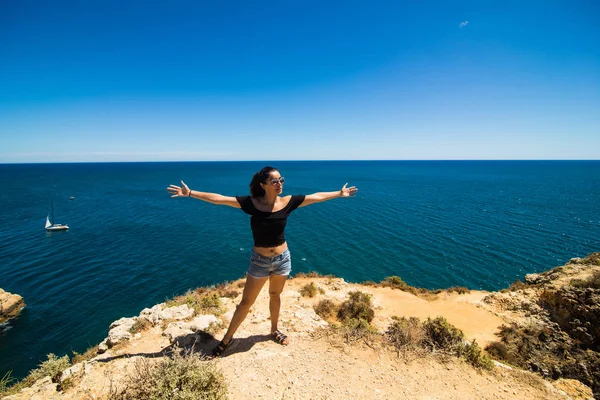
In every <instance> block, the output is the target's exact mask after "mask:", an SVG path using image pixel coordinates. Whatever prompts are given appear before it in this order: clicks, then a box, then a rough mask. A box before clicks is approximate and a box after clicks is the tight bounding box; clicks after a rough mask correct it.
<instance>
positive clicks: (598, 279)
mask: <svg viewBox="0 0 600 400" xmlns="http://www.w3.org/2000/svg"><path fill="white" fill-rule="evenodd" d="M594 254H596V253H594ZM571 285H572V286H577V287H580V288H591V289H600V271H596V272H594V273H593V274H592V276H590V277H589V278H587V279H572V280H571Z"/></svg>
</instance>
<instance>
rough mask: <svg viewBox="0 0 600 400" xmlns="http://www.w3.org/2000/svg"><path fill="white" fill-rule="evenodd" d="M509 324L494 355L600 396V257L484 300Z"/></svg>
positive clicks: (530, 277) (493, 348)
mask: <svg viewBox="0 0 600 400" xmlns="http://www.w3.org/2000/svg"><path fill="white" fill-rule="evenodd" d="M484 302H485V304H486V305H487V306H489V307H490V309H492V310H494V311H495V312H497V313H498V314H499V315H502V317H503V318H504V319H505V320H506V321H507V324H505V325H504V326H503V327H502V328H501V329H500V332H499V336H500V339H501V340H500V341H498V342H495V343H491V344H490V345H489V346H488V348H487V350H488V352H490V354H491V355H492V356H494V357H495V358H497V359H499V360H504V361H506V362H508V363H510V364H512V365H516V366H519V367H521V368H524V369H528V370H530V371H533V372H536V373H539V374H540V375H542V376H544V377H546V378H550V379H560V378H570V379H576V380H578V381H580V382H582V383H584V384H586V385H588V386H590V387H591V388H592V389H593V391H594V395H595V397H596V398H600V253H593V254H591V255H589V256H588V257H585V258H574V259H572V260H570V261H569V262H568V263H567V264H566V265H564V266H560V267H556V268H554V269H552V270H550V271H547V272H544V273H541V274H530V275H527V276H526V277H525V283H521V284H518V285H513V287H512V288H511V289H509V290H507V291H504V292H501V293H493V294H490V295H489V296H487V297H486V298H485V299H484Z"/></svg>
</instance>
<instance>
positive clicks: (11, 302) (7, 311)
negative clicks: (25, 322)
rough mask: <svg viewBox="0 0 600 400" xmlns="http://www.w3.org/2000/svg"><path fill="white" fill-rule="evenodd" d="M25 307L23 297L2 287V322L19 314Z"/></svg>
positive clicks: (0, 299)
mask: <svg viewBox="0 0 600 400" xmlns="http://www.w3.org/2000/svg"><path fill="white" fill-rule="evenodd" d="M23 307H25V302H24V301H23V298H22V297H21V296H19V295H18V294H12V293H9V292H6V291H4V290H3V289H0V324H2V323H4V322H6V321H8V320H9V319H11V318H14V317H16V316H17V315H19V313H20V312H21V310H22V309H23Z"/></svg>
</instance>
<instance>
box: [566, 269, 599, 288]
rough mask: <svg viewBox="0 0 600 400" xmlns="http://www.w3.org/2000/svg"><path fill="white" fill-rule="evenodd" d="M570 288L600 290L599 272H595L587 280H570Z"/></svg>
mask: <svg viewBox="0 0 600 400" xmlns="http://www.w3.org/2000/svg"><path fill="white" fill-rule="evenodd" d="M571 285H572V286H577V287H580V288H591V289H600V271H596V272H594V273H593V274H592V276H590V277H589V278H587V279H572V280H571Z"/></svg>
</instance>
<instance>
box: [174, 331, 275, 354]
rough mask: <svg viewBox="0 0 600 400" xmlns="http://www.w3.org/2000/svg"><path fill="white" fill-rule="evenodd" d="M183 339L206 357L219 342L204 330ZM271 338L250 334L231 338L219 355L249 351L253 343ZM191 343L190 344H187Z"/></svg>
mask: <svg viewBox="0 0 600 400" xmlns="http://www.w3.org/2000/svg"><path fill="white" fill-rule="evenodd" d="M181 338H182V339H183V341H185V342H187V343H188V346H185V347H188V348H189V349H190V350H192V351H193V352H194V353H198V354H200V355H203V356H206V357H212V352H213V349H214V348H215V347H217V345H218V344H219V342H220V341H219V340H217V339H216V338H215V337H214V336H213V335H211V334H210V333H206V332H197V333H195V334H191V335H186V336H184V337H181ZM270 340H272V336H271V335H251V336H248V337H244V338H235V337H234V338H233V342H232V343H231V345H230V346H228V347H227V349H225V351H224V352H223V353H222V354H221V355H220V357H228V356H230V355H232V354H235V353H243V352H246V351H249V350H250V349H251V348H252V347H254V345H255V344H257V343H260V342H267V341H270ZM189 343H191V346H190V345H189Z"/></svg>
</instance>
